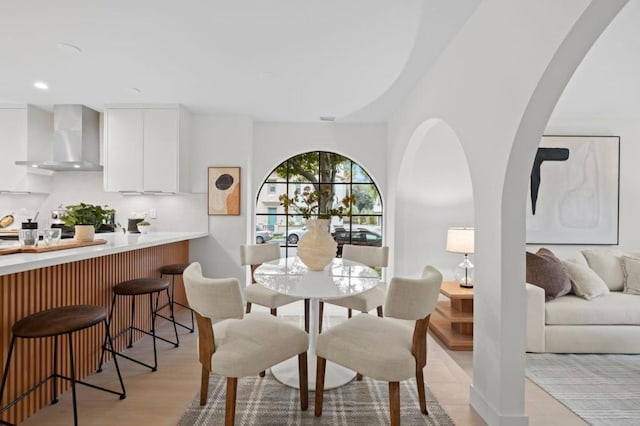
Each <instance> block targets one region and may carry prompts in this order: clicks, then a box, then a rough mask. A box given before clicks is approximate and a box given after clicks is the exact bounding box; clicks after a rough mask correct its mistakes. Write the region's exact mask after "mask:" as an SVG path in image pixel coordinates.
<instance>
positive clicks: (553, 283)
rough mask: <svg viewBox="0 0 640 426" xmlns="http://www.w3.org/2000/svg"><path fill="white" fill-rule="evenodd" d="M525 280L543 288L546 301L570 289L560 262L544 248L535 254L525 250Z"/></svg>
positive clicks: (569, 282) (567, 277) (567, 276)
mask: <svg viewBox="0 0 640 426" xmlns="http://www.w3.org/2000/svg"><path fill="white" fill-rule="evenodd" d="M527 282H528V283H529V284H533V285H537V286H538V287H541V288H542V289H544V297H545V299H546V300H547V301H549V300H552V299H555V298H556V297H560V296H564V295H565V294H567V293H569V292H570V291H571V281H570V280H569V275H567V272H566V271H565V270H564V267H563V266H562V262H561V261H560V259H558V258H557V257H556V256H555V255H554V254H553V253H552V252H551V250H548V249H545V248H541V249H540V250H538V252H537V253H535V254H533V253H530V252H527Z"/></svg>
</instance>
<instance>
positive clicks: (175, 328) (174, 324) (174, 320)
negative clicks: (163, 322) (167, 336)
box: [156, 289, 180, 348]
mask: <svg viewBox="0 0 640 426" xmlns="http://www.w3.org/2000/svg"><path fill="white" fill-rule="evenodd" d="M167 297H169V289H167ZM159 298H160V294H159V293H158V299H159ZM169 300H171V302H170V303H169V309H170V310H171V322H172V323H173V332H174V333H175V335H176V343H175V347H176V348H177V347H178V346H180V340H179V339H178V328H177V327H176V319H175V317H174V316H173V299H172V298H169ZM156 306H158V303H156Z"/></svg>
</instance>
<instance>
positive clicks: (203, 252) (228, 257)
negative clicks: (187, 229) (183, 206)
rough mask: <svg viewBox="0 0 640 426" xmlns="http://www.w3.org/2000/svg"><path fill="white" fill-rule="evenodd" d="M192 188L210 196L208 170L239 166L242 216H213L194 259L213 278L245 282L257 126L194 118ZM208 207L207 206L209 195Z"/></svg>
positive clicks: (231, 120) (193, 248) (193, 252)
mask: <svg viewBox="0 0 640 426" xmlns="http://www.w3.org/2000/svg"><path fill="white" fill-rule="evenodd" d="M191 124H192V128H191V187H192V189H193V191H195V192H200V193H206V191H207V168H208V167H210V166H239V167H240V180H241V182H242V186H241V188H240V215H239V216H209V217H208V224H209V236H208V237H206V238H199V239H198V240H194V241H193V242H192V243H191V259H192V260H193V261H197V262H200V263H201V264H202V271H203V274H204V275H206V276H209V277H236V278H238V279H239V280H240V282H241V283H244V281H245V271H246V269H245V268H243V267H242V266H241V265H240V245H241V244H244V243H246V242H247V238H248V227H247V217H250V215H251V212H252V209H253V206H252V203H251V201H250V194H249V191H248V190H247V187H248V185H249V182H251V170H252V163H251V152H252V143H253V123H252V120H251V119H249V118H247V117H224V116H212V115H194V116H193V117H192V120H191ZM204 197H205V204H206V195H205V196H204Z"/></svg>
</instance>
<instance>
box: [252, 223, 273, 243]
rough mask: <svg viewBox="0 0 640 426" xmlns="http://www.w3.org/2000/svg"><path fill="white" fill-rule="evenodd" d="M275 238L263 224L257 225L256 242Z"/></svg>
mask: <svg viewBox="0 0 640 426" xmlns="http://www.w3.org/2000/svg"><path fill="white" fill-rule="evenodd" d="M272 238H273V233H272V232H271V231H269V230H268V229H265V228H264V227H263V226H261V225H256V244H263V243H265V242H267V241H269V240H270V239H272Z"/></svg>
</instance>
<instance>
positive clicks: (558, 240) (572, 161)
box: [527, 136, 620, 244]
mask: <svg viewBox="0 0 640 426" xmlns="http://www.w3.org/2000/svg"><path fill="white" fill-rule="evenodd" d="M619 163H620V137H618V136H543V138H542V140H541V142H540V145H539V147H538V151H537V153H536V157H535V160H534V163H533V168H532V170H531V180H530V185H529V193H528V196H527V244H618V194H619V190H618V187H619Z"/></svg>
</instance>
